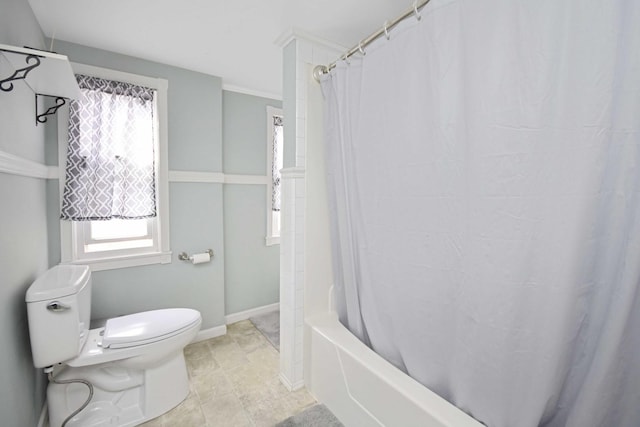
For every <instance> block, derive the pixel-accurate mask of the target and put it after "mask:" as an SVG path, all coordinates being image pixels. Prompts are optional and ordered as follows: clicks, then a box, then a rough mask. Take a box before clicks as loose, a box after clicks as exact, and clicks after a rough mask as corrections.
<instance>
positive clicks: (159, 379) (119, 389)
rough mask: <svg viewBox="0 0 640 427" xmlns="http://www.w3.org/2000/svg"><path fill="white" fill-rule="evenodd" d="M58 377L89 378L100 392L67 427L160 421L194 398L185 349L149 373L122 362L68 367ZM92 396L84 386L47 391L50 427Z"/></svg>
mask: <svg viewBox="0 0 640 427" xmlns="http://www.w3.org/2000/svg"><path fill="white" fill-rule="evenodd" d="M54 378H56V379H60V380H69V379H84V380H87V381H89V382H90V383H91V384H92V385H93V388H94V392H93V397H92V399H91V402H90V403H89V405H88V406H87V407H86V408H84V409H83V410H82V412H80V413H79V414H78V415H76V416H75V417H73V418H72V419H71V420H69V422H68V423H67V425H66V427H107V426H109V427H116V426H117V427H129V426H136V425H139V424H141V423H143V422H145V421H148V420H150V419H152V418H156V417H158V416H160V415H162V414H164V413H165V412H167V411H169V410H170V409H172V408H174V407H175V406H177V405H178V404H179V403H181V402H182V401H183V400H184V399H185V398H186V397H187V395H188V394H189V378H188V375H187V368H186V364H185V360H184V355H183V352H182V349H180V351H178V352H176V353H175V354H174V355H173V356H170V357H169V358H168V359H166V361H165V362H164V363H161V364H159V365H157V366H155V367H150V368H148V369H145V370H138V369H132V368H123V367H121V366H119V364H118V362H112V363H105V364H101V365H96V366H86V367H78V368H72V367H69V366H63V367H61V368H59V369H57V370H56V372H55V374H54ZM88 396H89V390H88V388H87V386H86V385H84V384H81V383H72V384H56V383H53V382H50V383H49V386H48V387H47V404H48V407H49V425H50V427H60V426H61V425H62V422H63V421H64V419H65V418H66V417H68V416H69V414H71V413H72V412H73V411H75V410H76V409H77V408H79V407H80V406H81V405H82V404H83V403H84V402H85V400H86V399H87V397H88Z"/></svg>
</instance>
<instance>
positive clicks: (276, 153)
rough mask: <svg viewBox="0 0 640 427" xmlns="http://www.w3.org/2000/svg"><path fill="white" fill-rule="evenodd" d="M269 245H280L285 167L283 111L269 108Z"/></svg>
mask: <svg viewBox="0 0 640 427" xmlns="http://www.w3.org/2000/svg"><path fill="white" fill-rule="evenodd" d="M267 146H268V150H267V173H268V174H269V188H268V191H267V245H268V246H269V245H276V244H279V243H280V203H281V196H280V187H281V185H280V171H281V170H282V167H283V149H284V132H283V116H282V110H281V109H279V108H275V107H267Z"/></svg>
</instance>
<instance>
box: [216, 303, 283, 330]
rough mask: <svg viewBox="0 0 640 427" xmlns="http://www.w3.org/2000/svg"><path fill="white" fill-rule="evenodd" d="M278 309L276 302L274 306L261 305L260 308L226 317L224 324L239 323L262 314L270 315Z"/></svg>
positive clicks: (278, 304) (278, 305)
mask: <svg viewBox="0 0 640 427" xmlns="http://www.w3.org/2000/svg"><path fill="white" fill-rule="evenodd" d="M279 309H280V303H279V302H276V303H274V304H269V305H263V306H262V307H256V308H252V309H250V310H245V311H240V312H238V313H233V314H228V315H226V316H225V317H224V318H225V322H227V325H230V324H232V323H236V322H240V321H242V320H247V319H248V318H250V317H254V316H260V315H262V314H267V313H272V312H274V311H277V310H279Z"/></svg>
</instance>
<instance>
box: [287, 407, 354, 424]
mask: <svg viewBox="0 0 640 427" xmlns="http://www.w3.org/2000/svg"><path fill="white" fill-rule="evenodd" d="M275 427H344V425H343V424H342V423H341V422H340V421H339V420H338V419H337V418H336V416H335V415H333V414H332V413H331V411H330V410H328V409H327V407H326V406H324V405H313V406H312V407H310V408H308V409H305V410H304V411H302V412H300V413H299V414H298V415H294V416H293V417H289V418H287V419H286V420H284V421H280V422H279V423H278V424H276V425H275Z"/></svg>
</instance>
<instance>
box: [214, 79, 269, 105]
mask: <svg viewBox="0 0 640 427" xmlns="http://www.w3.org/2000/svg"><path fill="white" fill-rule="evenodd" d="M222 90H226V91H228V92H236V93H242V94H245V95H251V96H257V97H259V98H268V99H275V100H276V101H282V94H279V93H271V92H262V91H259V90H254V89H249V88H245V87H241V86H236V85H232V84H228V83H224V82H223V83H222Z"/></svg>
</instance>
